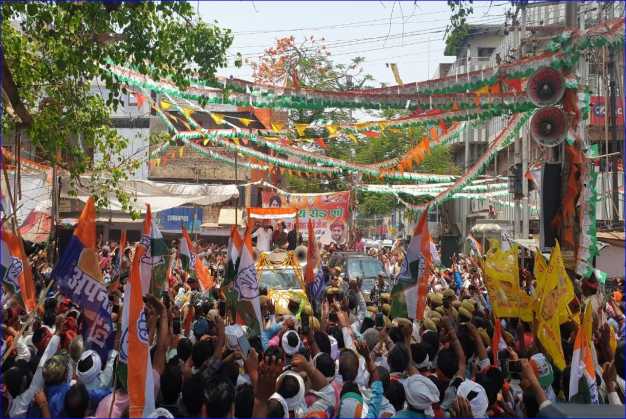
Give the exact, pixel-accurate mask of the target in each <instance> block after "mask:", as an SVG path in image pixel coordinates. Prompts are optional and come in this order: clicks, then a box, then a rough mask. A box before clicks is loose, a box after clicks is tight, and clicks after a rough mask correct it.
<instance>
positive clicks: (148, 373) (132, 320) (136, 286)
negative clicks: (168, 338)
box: [120, 205, 155, 418]
mask: <svg viewBox="0 0 626 419" xmlns="http://www.w3.org/2000/svg"><path fill="white" fill-rule="evenodd" d="M153 227H154V226H153V225H152V213H151V212H150V206H149V205H148V210H147V212H146V217H145V218H144V222H143V235H142V237H141V240H140V242H139V243H138V244H137V247H136V248H135V255H134V257H133V263H132V266H131V269H130V273H129V275H128V278H129V281H128V283H127V284H126V286H125V287H124V307H123V309H122V329H121V333H122V334H121V345H120V361H121V362H122V364H125V367H126V368H127V386H128V400H129V408H128V412H129V416H130V417H131V418H140V417H147V416H148V415H149V414H150V413H152V412H153V411H154V408H155V407H154V406H155V402H154V382H153V374H152V360H151V357H150V341H149V331H148V321H147V318H146V314H145V310H144V302H143V296H144V295H146V294H148V291H149V290H150V282H151V280H152V274H153V272H152V268H153V266H154V264H153V257H152V256H151V254H152V250H154V249H152V245H153V242H154V241H153V236H152V234H153Z"/></svg>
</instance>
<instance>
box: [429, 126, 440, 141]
mask: <svg viewBox="0 0 626 419" xmlns="http://www.w3.org/2000/svg"><path fill="white" fill-rule="evenodd" d="M430 138H432V139H433V141H437V140H438V139H439V130H438V129H437V127H431V128H430Z"/></svg>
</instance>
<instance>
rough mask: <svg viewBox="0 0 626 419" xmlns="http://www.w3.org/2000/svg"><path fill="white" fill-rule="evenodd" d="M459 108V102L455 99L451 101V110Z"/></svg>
mask: <svg viewBox="0 0 626 419" xmlns="http://www.w3.org/2000/svg"><path fill="white" fill-rule="evenodd" d="M459 109H461V108H459V103H458V102H456V101H455V102H452V110H453V111H455V112H456V111H458V110H459Z"/></svg>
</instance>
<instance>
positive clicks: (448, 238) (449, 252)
mask: <svg viewBox="0 0 626 419" xmlns="http://www.w3.org/2000/svg"><path fill="white" fill-rule="evenodd" d="M440 243H441V264H442V265H443V266H452V256H454V254H455V253H457V254H458V253H460V248H459V236H457V235H452V234H446V235H442V236H441V238H440Z"/></svg>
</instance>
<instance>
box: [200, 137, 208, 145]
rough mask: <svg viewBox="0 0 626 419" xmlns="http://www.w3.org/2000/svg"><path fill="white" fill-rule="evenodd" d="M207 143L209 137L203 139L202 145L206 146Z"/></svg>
mask: <svg viewBox="0 0 626 419" xmlns="http://www.w3.org/2000/svg"><path fill="white" fill-rule="evenodd" d="M207 144H209V139H208V138H205V139H204V140H203V141H202V145H204V146H206V145H207Z"/></svg>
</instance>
